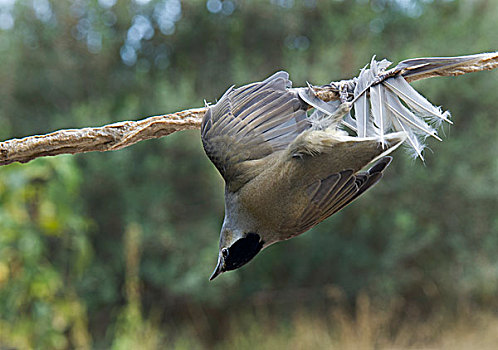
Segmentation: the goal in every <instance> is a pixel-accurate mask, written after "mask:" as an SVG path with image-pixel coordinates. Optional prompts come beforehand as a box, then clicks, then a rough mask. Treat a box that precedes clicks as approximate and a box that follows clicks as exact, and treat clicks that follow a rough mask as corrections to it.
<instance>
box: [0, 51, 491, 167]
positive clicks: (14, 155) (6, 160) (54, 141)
mask: <svg viewBox="0 0 498 350" xmlns="http://www.w3.org/2000/svg"><path fill="white" fill-rule="evenodd" d="M428 60H432V61H431V62H439V65H438V64H435V63H431V64H428V63H427V61H428ZM445 60H446V61H447V62H449V63H448V64H441V63H444V62H446V61H445ZM450 63H451V64H450ZM497 67H498V52H495V53H488V54H478V55H471V56H461V57H451V58H441V59H436V60H434V59H423V58H422V59H411V60H406V61H403V62H401V63H400V64H398V65H397V66H396V67H394V68H393V69H390V70H388V71H386V72H385V76H386V77H388V76H393V75H397V74H400V75H403V76H404V77H405V79H406V80H407V81H409V82H413V81H415V80H420V79H426V78H430V77H435V76H457V75H461V74H465V73H471V72H478V71H482V70H491V69H494V68H497ZM355 84H356V83H355V79H351V80H345V81H341V82H337V83H331V84H329V85H326V86H322V87H313V88H314V90H315V93H316V96H317V97H318V98H320V99H322V100H323V101H325V102H328V101H332V100H337V99H339V96H340V93H341V91H343V89H344V88H345V89H346V90H347V91H349V92H352V91H353V89H354V86H355ZM205 112H206V107H204V108H194V109H188V110H185V111H181V112H176V113H172V114H165V115H159V116H154V117H149V118H145V119H142V120H139V121H124V122H118V123H114V124H109V125H104V126H101V127H95V128H83V129H67V130H59V131H55V132H53V133H50V134H46V135H35V136H28V137H25V138H22V139H12V140H7V141H4V142H0V166H1V165H7V164H10V163H14V162H19V163H27V162H29V161H31V160H33V159H36V158H39V157H46V156H55V155H58V154H67V153H69V154H75V153H85V152H94V151H100V152H104V151H113V150H118V149H122V148H125V147H128V146H131V145H133V144H135V143H137V142H139V141H143V140H148V139H153V138H158V137H162V136H166V135H169V134H172V133H174V132H176V131H180V130H187V129H199V128H200V125H201V121H202V117H203V115H204V113H205Z"/></svg>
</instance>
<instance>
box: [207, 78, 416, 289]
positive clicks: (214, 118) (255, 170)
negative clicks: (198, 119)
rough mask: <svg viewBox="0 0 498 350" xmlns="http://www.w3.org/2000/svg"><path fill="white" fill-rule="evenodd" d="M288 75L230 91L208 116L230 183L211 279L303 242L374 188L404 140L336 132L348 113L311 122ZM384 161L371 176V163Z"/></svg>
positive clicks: (218, 161)
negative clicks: (265, 252) (281, 245)
mask: <svg viewBox="0 0 498 350" xmlns="http://www.w3.org/2000/svg"><path fill="white" fill-rule="evenodd" d="M290 87H291V83H290V81H289V79H288V74H287V73H286V72H278V73H276V74H274V75H273V76H271V77H269V78H268V79H266V80H265V81H263V82H259V83H253V84H249V85H246V86H243V87H240V88H238V89H233V88H230V89H229V90H228V91H227V92H226V93H225V94H224V95H223V96H222V97H221V99H220V100H219V101H218V103H216V105H214V106H211V107H210V108H209V109H208V111H207V113H206V114H205V116H204V118H203V121H202V126H201V135H202V143H203V146H204V150H205V152H206V154H207V156H208V157H209V158H210V159H211V161H212V162H213V164H214V165H215V166H216V168H217V169H218V170H219V172H220V173H221V175H222V176H223V178H224V180H225V183H226V187H225V219H224V222H223V227H222V229H221V235H220V246H219V256H218V264H217V266H216V268H215V270H214V272H213V274H212V275H211V277H210V280H212V279H214V278H215V277H216V276H218V275H219V274H221V273H223V272H225V271H230V270H235V269H237V268H239V267H241V266H243V265H244V264H246V263H247V262H249V261H250V260H251V259H252V258H254V256H255V255H256V254H258V253H259V252H260V251H261V250H262V249H264V248H266V247H268V246H270V245H271V244H273V243H276V242H279V241H282V240H286V239H289V238H292V237H294V236H297V235H299V234H301V233H303V232H305V231H307V230H309V229H310V228H312V227H313V226H315V225H316V224H318V223H319V222H321V221H323V220H325V219H326V218H327V217H329V216H330V215H332V214H334V213H336V212H338V211H339V210H341V209H342V208H344V207H345V206H346V205H348V204H349V203H351V202H352V201H354V200H355V199H356V198H357V197H359V196H360V195H361V194H362V193H364V192H365V191H366V190H368V189H369V188H371V187H372V186H373V185H375V184H376V183H377V182H378V181H379V180H380V179H381V177H382V172H383V171H384V169H385V168H386V167H387V166H388V165H389V163H390V162H391V157H387V156H386V155H387V154H388V153H390V152H392V151H393V150H394V149H396V147H398V146H399V145H400V144H401V143H402V142H403V141H404V140H405V137H406V136H405V133H402V132H398V133H392V134H387V135H384V137H383V139H382V142H381V141H380V139H379V138H378V137H364V138H358V137H352V136H348V135H347V134H346V133H345V132H344V131H341V130H339V129H338V128H337V123H338V122H339V121H340V120H341V119H342V117H343V116H344V115H345V114H346V113H347V112H348V111H349V108H350V104H348V103H343V104H342V105H341V106H339V108H337V110H336V112H335V113H333V114H332V115H328V116H322V117H321V118H319V117H318V118H317V117H316V116H315V117H314V118H313V117H312V116H310V117H308V116H307V110H308V108H309V105H308V104H307V103H305V102H304V101H303V100H302V99H301V98H300V97H299V94H298V92H297V90H293V89H291V88H290ZM376 160H377V162H376V163H375V164H374V165H373V166H372V167H371V168H370V169H369V170H367V171H361V169H363V168H364V167H366V166H367V165H368V164H370V163H372V162H374V161H376Z"/></svg>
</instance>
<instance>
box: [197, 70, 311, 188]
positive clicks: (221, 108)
mask: <svg viewBox="0 0 498 350" xmlns="http://www.w3.org/2000/svg"><path fill="white" fill-rule="evenodd" d="M288 78H289V76H288V74H287V73H286V72H277V73H276V74H274V75H272V76H271V77H269V78H267V79H266V80H264V81H262V82H259V83H252V84H248V85H245V86H242V87H240V88H237V89H234V88H233V87H231V88H230V89H228V90H227V92H225V94H224V95H223V96H222V97H221V99H220V100H219V101H218V103H216V104H215V105H213V106H210V107H209V109H208V111H207V112H206V114H205V115H204V118H203V121H202V124H201V136H202V142H203V146H204V150H205V151H206V154H207V156H208V157H209V158H210V159H211V161H212V162H213V163H214V165H215V166H216V168H217V169H218V170H219V171H220V173H221V175H222V176H223V177H224V179H225V181H226V182H227V183H229V182H234V184H232V188H233V189H236V188H239V187H240V186H241V185H242V184H244V183H245V182H247V181H249V180H250V179H251V178H252V177H254V176H256V175H257V173H258V170H257V169H256V168H253V169H256V171H251V172H249V173H246V172H244V171H243V170H242V169H243V167H241V166H242V165H243V163H244V162H246V161H254V160H258V159H262V158H264V157H266V156H268V155H270V154H272V153H274V152H276V151H280V150H283V149H285V148H286V147H287V146H288V145H289V144H290V143H291V142H292V141H294V139H295V138H296V137H297V136H298V135H299V134H300V133H302V132H303V131H304V130H306V129H308V128H309V127H310V123H309V122H308V120H307V118H306V105H305V104H304V102H302V101H301V100H300V98H299V97H298V95H297V93H296V92H295V91H292V90H290V89H289V88H290V86H291V82H290V81H289V79H288Z"/></svg>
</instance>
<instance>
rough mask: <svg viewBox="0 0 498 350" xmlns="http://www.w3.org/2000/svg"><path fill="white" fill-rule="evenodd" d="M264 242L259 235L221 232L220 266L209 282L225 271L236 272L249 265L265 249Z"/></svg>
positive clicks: (217, 266)
mask: <svg viewBox="0 0 498 350" xmlns="http://www.w3.org/2000/svg"><path fill="white" fill-rule="evenodd" d="M263 245H264V242H263V241H262V240H261V237H260V236H259V235H258V234H257V233H252V232H249V233H238V232H234V231H230V230H226V229H222V231H221V239H220V251H219V254H218V264H217V265H216V268H215V269H214V271H213V274H212V275H211V277H210V278H209V280H213V279H215V278H216V277H217V276H218V275H220V274H222V273H223V272H225V271H230V270H235V269H238V268H239V267H241V266H243V265H245V264H247V263H248V262H249V261H251V260H252V258H254V257H255V256H256V254H258V253H259V252H260V251H261V249H262V248H263Z"/></svg>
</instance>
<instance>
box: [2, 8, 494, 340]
mask: <svg viewBox="0 0 498 350" xmlns="http://www.w3.org/2000/svg"><path fill="white" fill-rule="evenodd" d="M496 23H498V3H497V2H495V1H489V0H472V1H471V0H459V1H458V0H454V1H451V0H376V1H368V0H356V1H340V0H336V1H321V0H302V1H300V0H252V1H240V0H224V1H220V0H208V1H207V2H206V1H201V0H191V1H183V2H180V1H179V0H134V1H121V0H120V1H117V0H98V1H96V0H92V1H89V0H71V1H57V2H56V1H49V0H32V1H21V0H17V1H16V0H1V1H0V58H1V65H0V139H1V140H6V139H10V138H14V137H23V136H27V135H32V134H36V133H46V132H49V131H52V130H55V129H60V128H78V127H84V126H97V125H103V124H107V123H110V122H115V121H120V120H129V119H139V118H142V117H145V116H149V115H157V114H163V113H167V112H174V111H178V110H181V109H187V108H192V107H197V106H202V105H203V99H206V100H207V101H215V100H216V98H219V97H220V96H221V95H222V93H223V92H224V91H225V90H226V89H227V88H228V87H229V86H231V85H232V84H237V85H242V84H244V83H248V82H253V81H259V80H262V79H264V78H266V77H267V76H269V75H270V74H272V73H274V72H275V71H277V70H281V69H283V70H287V71H288V72H289V73H290V75H291V79H292V80H293V83H294V86H303V85H304V84H305V82H306V81H309V82H311V83H314V84H325V83H328V82H330V81H331V80H335V81H337V80H340V79H347V78H350V77H353V76H356V75H357V74H358V72H359V69H360V68H362V67H363V66H364V65H365V64H366V63H368V62H369V60H370V58H371V57H372V56H373V55H377V57H378V58H384V57H386V58H389V59H390V60H391V61H393V62H395V63H396V62H398V61H400V60H403V59H406V58H412V57H423V56H452V55H462V54H472V53H478V52H486V51H495V50H496V49H497V47H498V37H497V35H496ZM497 84H498V75H497V72H482V73H475V74H471V75H466V76H461V77H457V78H437V79H429V80H427V81H422V82H417V83H415V85H416V87H417V88H418V89H419V90H420V91H421V92H422V93H423V94H424V95H425V96H427V97H428V98H429V99H430V100H431V101H432V102H433V103H435V104H436V105H442V106H443V108H445V109H449V110H450V111H452V112H453V120H454V122H455V125H454V126H452V127H451V128H446V129H445V133H446V137H445V138H444V139H445V140H444V142H442V143H440V142H437V141H433V140H429V149H428V150H427V151H426V163H425V164H423V163H421V162H420V161H419V160H413V159H411V158H410V157H409V156H408V154H406V152H403V151H397V153H396V155H395V161H394V162H393V164H392V165H391V167H390V169H389V171H388V172H387V174H386V176H385V178H384V180H383V181H381V183H379V185H377V186H376V188H375V189H374V190H372V191H369V193H368V194H367V195H365V196H363V197H362V198H361V200H359V201H357V202H355V203H354V204H352V205H351V206H349V207H348V208H347V209H345V210H343V211H342V212H340V213H338V214H336V215H335V216H333V217H332V218H330V219H328V220H326V221H325V222H323V223H322V224H320V225H319V226H318V227H316V228H314V229H313V230H311V231H310V232H308V233H306V234H304V235H302V236H300V237H298V238H295V239H293V240H291V241H288V242H284V243H280V244H277V245H275V246H272V247H271V248H270V249H268V250H267V251H265V252H264V253H263V254H261V255H260V256H258V257H257V258H256V259H255V260H254V261H253V262H251V263H250V264H249V265H247V266H246V267H244V268H243V269H241V270H238V271H236V272H231V273H227V274H224V275H223V276H222V277H220V278H218V279H216V280H215V281H213V282H209V281H208V277H209V275H210V273H211V271H212V269H213V268H214V266H215V263H216V259H217V247H218V235H219V229H220V226H221V223H222V218H223V182H222V179H221V177H220V176H219V175H218V173H217V172H216V170H215V168H214V167H213V166H212V164H211V163H210V162H209V161H208V159H207V158H206V157H205V156H204V154H203V150H202V147H201V143H200V137H199V132H198V131H188V132H187V131H185V132H181V133H178V134H174V135H171V136H168V137H165V138H163V139H159V140H152V141H146V142H142V143H139V144H137V145H135V146H132V147H129V148H127V149H124V150H120V151H116V152H105V153H90V154H80V155H75V156H58V157H54V158H47V159H38V160H35V161H33V162H31V163H29V164H26V165H20V164H12V165H9V166H5V167H2V168H0V348H3V347H13V348H19V349H24V348H39V349H47V348H50V349H70V348H79V349H88V348H96V349H104V348H115V349H121V348H122V349H129V348H144V349H147V348H149V349H155V348H173V347H174V348H186V349H190V348H206V347H208V348H225V347H226V348H233V347H235V348H252V347H254V346H256V345H258V346H264V347H266V348H269V349H271V348H277V347H279V346H282V345H289V344H291V345H292V346H293V347H294V348H306V347H309V346H311V345H314V346H319V347H329V346H330V347H332V346H339V348H344V347H346V345H347V344H349V345H351V344H353V345H351V346H353V348H355V346H356V345H358V344H360V345H361V346H364V347H366V348H368V347H374V346H378V345H379V344H380V346H382V344H384V345H385V344H387V343H389V344H398V345H400V346H401V345H402V346H410V345H413V344H429V343H431V342H437V344H443V345H444V344H446V343H445V341H444V340H441V339H442V338H440V336H441V334H445V333H444V330H445V329H448V327H449V328H451V329H456V328H455V327H457V326H455V324H456V323H458V322H459V321H455V320H460V319H467V320H476V317H478V316H477V315H483V314H485V315H486V316H485V317H486V320H487V321H486V322H487V323H489V320H490V319H493V317H495V316H496V315H495V312H496V311H497V310H498V309H497V307H498V298H497V295H498V254H497V252H498V214H497V213H498V209H497V208H498V138H497V137H496V136H497V135H498V123H497V121H498V118H497V116H496V113H497V112H496V110H497V109H498V99H497V98H496V97H497V96H496V91H497V88H498V85H497ZM462 315H463V316H462ZM496 317H498V316H496ZM496 317H495V318H496ZM477 319H478V320H480V319H482V317H480V316H479V317H478V318H477ZM476 322H477V321H476ZM495 322H496V323H495V324H496V325H498V320H495ZM472 323H474V321H472V322H468V323H467V324H465V325H464V326H461V327H464V328H465V329H466V330H468V331H469V332H471V329H472ZM458 324H459V323H458ZM475 324H479V322H477V323H475ZM424 325H425V327H424ZM407 329H413V331H410V332H408V333H409V334H408V335H407V334H405V333H407V331H406V330H407ZM458 329H459V328H458ZM403 332H404V333H403ZM459 333H461V332H460V331H458V332H456V331H455V332H454V333H453V334H459ZM400 339H401V340H400ZM496 340H497V341H498V339H496ZM358 342H360V343H358ZM361 342H363V343H361ZM355 344H356V345H355ZM495 344H496V343H495ZM360 345H358V346H360ZM460 345H461V344H460ZM356 348H358V347H356Z"/></svg>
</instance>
